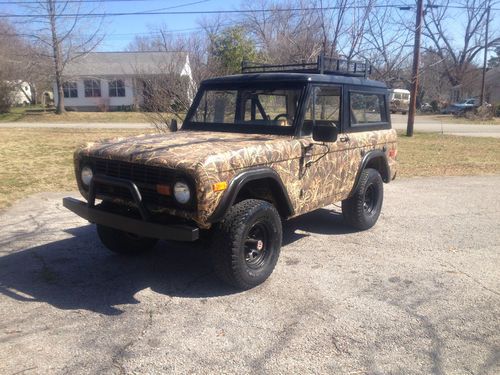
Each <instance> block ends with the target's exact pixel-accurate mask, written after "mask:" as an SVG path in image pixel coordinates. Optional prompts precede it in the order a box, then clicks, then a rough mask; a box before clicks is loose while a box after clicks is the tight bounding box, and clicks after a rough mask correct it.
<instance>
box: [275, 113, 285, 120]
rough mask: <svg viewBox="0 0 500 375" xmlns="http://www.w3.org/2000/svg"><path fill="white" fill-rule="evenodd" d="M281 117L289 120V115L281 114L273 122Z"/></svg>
mask: <svg viewBox="0 0 500 375" xmlns="http://www.w3.org/2000/svg"><path fill="white" fill-rule="evenodd" d="M280 117H284V118H285V120H288V115H287V114H286V113H280V114H279V115H278V116H276V117H275V118H274V119H273V121H277V120H278V119H279V118H280Z"/></svg>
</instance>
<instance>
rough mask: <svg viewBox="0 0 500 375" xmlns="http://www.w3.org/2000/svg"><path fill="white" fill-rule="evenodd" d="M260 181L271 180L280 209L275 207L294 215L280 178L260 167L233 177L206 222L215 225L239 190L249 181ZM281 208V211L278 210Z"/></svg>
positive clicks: (272, 170)
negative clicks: (275, 189)
mask: <svg viewBox="0 0 500 375" xmlns="http://www.w3.org/2000/svg"><path fill="white" fill-rule="evenodd" d="M262 179H271V180H272V181H273V183H274V184H275V186H276V188H277V189H278V191H275V193H276V194H277V195H278V196H277V197H276V198H277V199H278V200H279V202H278V204H279V205H280V206H281V207H277V208H278V210H279V211H281V212H285V213H286V216H292V215H293V213H294V209H293V205H292V202H291V201H290V197H289V196H288V192H287V190H286V188H285V186H284V184H283V181H281V178H280V176H279V175H278V173H276V171H275V170H274V169H272V168H270V167H261V168H252V169H249V170H246V171H244V172H241V173H240V174H238V175H237V176H236V177H234V178H233V179H232V180H231V182H230V183H229V186H228V188H227V189H226V191H225V192H224V195H223V196H222V199H221V201H220V202H219V205H218V206H217V208H216V209H215V211H214V212H213V213H212V215H211V216H210V217H209V218H208V222H210V223H216V222H218V221H220V220H222V218H223V217H224V215H225V214H226V212H227V211H228V210H229V208H231V206H232V205H233V204H234V201H235V199H236V197H237V196H238V193H239V192H240V191H241V189H242V188H243V187H244V186H245V184H247V183H248V182H250V181H255V180H262ZM280 208H281V210H280Z"/></svg>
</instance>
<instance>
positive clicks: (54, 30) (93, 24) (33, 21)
mask: <svg viewBox="0 0 500 375" xmlns="http://www.w3.org/2000/svg"><path fill="white" fill-rule="evenodd" d="M89 4H90V3H88V2H85V1H71V0H67V1H59V0H38V1H33V2H32V3H29V5H25V7H26V10H27V18H26V19H25V20H23V21H21V22H22V23H23V27H24V28H26V29H29V30H30V32H28V33H26V36H27V37H28V38H30V39H31V40H33V41H34V42H36V44H37V49H36V53H37V55H38V56H39V57H40V58H49V59H50V60H52V76H53V78H54V79H55V82H56V89H57V98H58V100H57V104H56V113H58V114H61V113H64V112H65V109H64V92H63V75H64V68H65V66H66V64H67V63H68V62H69V61H71V60H74V59H77V58H78V57H80V56H82V55H84V54H86V53H88V52H90V51H92V50H94V49H95V48H96V47H97V46H98V45H99V43H100V42H101V41H102V40H103V38H104V35H103V34H102V33H101V25H102V20H103V18H102V17H96V16H95V15H94V14H95V13H96V10H97V8H95V7H93V6H92V5H89ZM92 4H95V3H92Z"/></svg>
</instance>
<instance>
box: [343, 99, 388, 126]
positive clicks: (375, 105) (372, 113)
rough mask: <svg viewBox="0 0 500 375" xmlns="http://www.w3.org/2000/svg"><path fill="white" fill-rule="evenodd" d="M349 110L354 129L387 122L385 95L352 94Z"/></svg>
mask: <svg viewBox="0 0 500 375" xmlns="http://www.w3.org/2000/svg"><path fill="white" fill-rule="evenodd" d="M349 108H350V124H351V126H352V127H356V126H367V125H375V124H380V123H383V122H386V121H387V115H386V111H385V96H384V95H383V94H378V93H362V92H351V93H350V95H349Z"/></svg>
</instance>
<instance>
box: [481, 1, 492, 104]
mask: <svg viewBox="0 0 500 375" xmlns="http://www.w3.org/2000/svg"><path fill="white" fill-rule="evenodd" d="M490 10H491V6H488V8H487V9H486V36H485V37H484V62H483V77H482V80H481V99H480V101H479V104H480V105H481V106H482V105H483V104H484V91H485V87H484V85H485V80H486V66H487V64H488V28H489V25H490Z"/></svg>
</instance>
